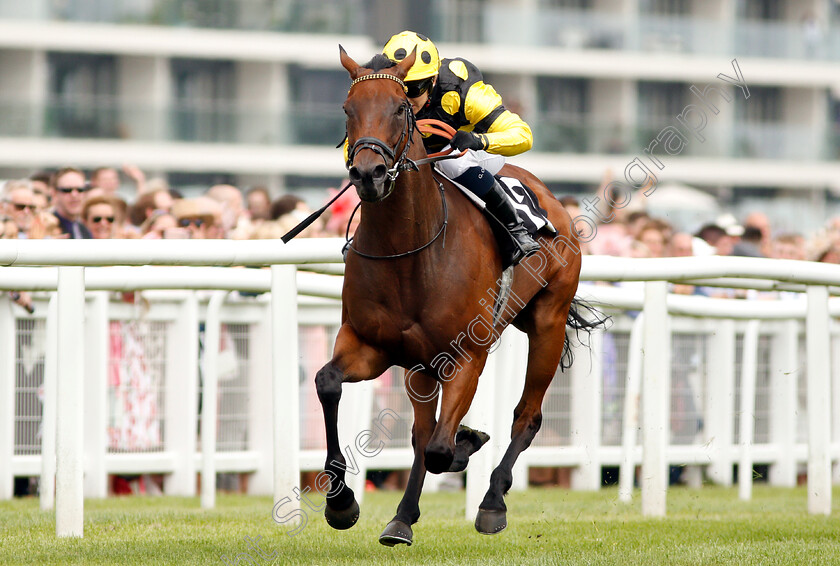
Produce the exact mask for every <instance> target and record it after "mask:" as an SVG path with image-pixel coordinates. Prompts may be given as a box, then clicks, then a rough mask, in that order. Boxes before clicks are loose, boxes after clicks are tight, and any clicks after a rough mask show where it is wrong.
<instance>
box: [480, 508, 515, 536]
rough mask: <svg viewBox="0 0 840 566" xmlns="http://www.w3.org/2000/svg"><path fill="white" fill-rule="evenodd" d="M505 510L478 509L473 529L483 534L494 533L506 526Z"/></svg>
mask: <svg viewBox="0 0 840 566" xmlns="http://www.w3.org/2000/svg"><path fill="white" fill-rule="evenodd" d="M505 515H506V513H505V511H488V510H487V509H479V510H478V515H476V517H475V530H477V531H478V532H480V533H481V534H483V535H495V534H497V533H500V532H502V531H503V530H505V527H507V518H506V516H505Z"/></svg>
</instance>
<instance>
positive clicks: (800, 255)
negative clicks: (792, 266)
mask: <svg viewBox="0 0 840 566" xmlns="http://www.w3.org/2000/svg"><path fill="white" fill-rule="evenodd" d="M771 257H773V258H775V259H798V260H804V259H805V239H804V238H803V237H802V236H801V235H799V234H779V235H778V236H776V237H775V238H773V240H772V255H771Z"/></svg>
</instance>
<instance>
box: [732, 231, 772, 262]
mask: <svg viewBox="0 0 840 566" xmlns="http://www.w3.org/2000/svg"><path fill="white" fill-rule="evenodd" d="M762 239H763V236H762V234H761V230H760V229H758V228H757V227H755V226H746V227H745V228H744V233H743V234H742V235H741V239H740V240H739V241H738V242H737V243H736V244H735V246H734V248H733V250H732V255H737V256H745V257H764V254H763V253H761V244H762Z"/></svg>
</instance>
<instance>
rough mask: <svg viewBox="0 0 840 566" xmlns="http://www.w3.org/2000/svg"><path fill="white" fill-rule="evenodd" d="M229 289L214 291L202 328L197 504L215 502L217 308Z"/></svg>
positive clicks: (219, 331)
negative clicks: (199, 460)
mask: <svg viewBox="0 0 840 566" xmlns="http://www.w3.org/2000/svg"><path fill="white" fill-rule="evenodd" d="M228 293H230V291H216V292H214V293H213V295H212V296H211V297H210V303H209V304H208V305H207V319H206V322H205V327H204V328H205V330H204V360H203V363H202V373H201V375H202V376H203V378H204V387H202V389H201V507H202V508H203V509H212V508H213V507H215V506H216V427H217V426H218V424H219V423H218V421H219V419H218V404H219V363H218V360H219V345H220V342H221V336H222V320H221V310H222V305H223V304H224V302H225V299H226V298H227V296H228Z"/></svg>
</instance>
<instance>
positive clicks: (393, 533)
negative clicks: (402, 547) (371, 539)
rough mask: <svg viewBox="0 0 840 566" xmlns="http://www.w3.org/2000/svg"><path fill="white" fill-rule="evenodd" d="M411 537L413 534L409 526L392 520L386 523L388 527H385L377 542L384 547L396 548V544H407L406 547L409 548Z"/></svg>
mask: <svg viewBox="0 0 840 566" xmlns="http://www.w3.org/2000/svg"><path fill="white" fill-rule="evenodd" d="M413 536H414V533H412V532H411V527H410V526H408V525H406V524H405V523H403V522H402V521H397V520H396V519H394V520H393V521H391V522H390V523H388V526H386V527H385V530H384V531H382V534H381V535H379V542H380V543H381V544H384V545H385V546H396V545H398V544H407V545H408V546H411V541H412V537H413Z"/></svg>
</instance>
